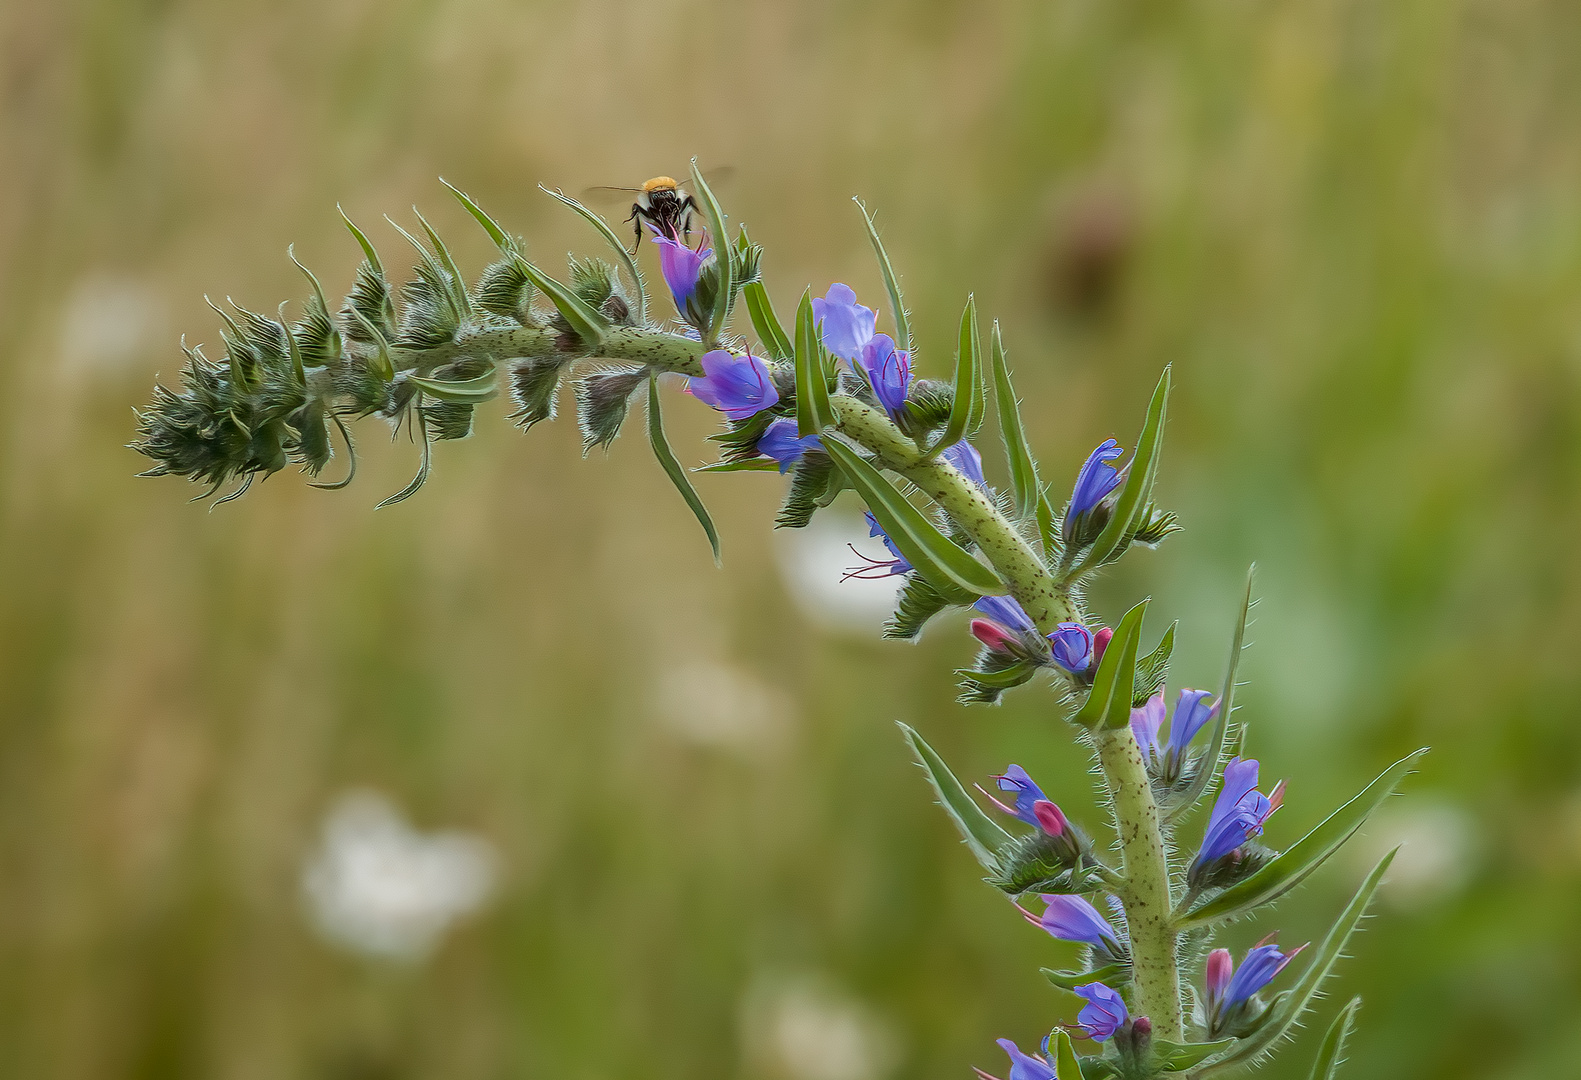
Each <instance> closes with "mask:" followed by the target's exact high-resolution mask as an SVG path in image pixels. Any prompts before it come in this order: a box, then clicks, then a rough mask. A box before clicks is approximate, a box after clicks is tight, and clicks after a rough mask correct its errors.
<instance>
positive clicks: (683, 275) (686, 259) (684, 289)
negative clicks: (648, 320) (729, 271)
mask: <svg viewBox="0 0 1581 1080" xmlns="http://www.w3.org/2000/svg"><path fill="white" fill-rule="evenodd" d="M653 242H654V243H655V244H657V245H658V247H659V271H660V272H661V273H662V274H663V275H664V283H665V284H666V285H668V286H669V287H670V295H671V296H672V297H674V298H675V310H676V311H678V312H680V313H681V317H682V318H684V319H686V320H687V322H692V316H691V315H690V314H688V311H687V305H688V304H690V303H691V301H692V297H693V296H694V295H696V293H697V280H698V278H700V277H701V276H702V273H703V263H704V261H706V260H707V258H708V256H710V255H712V254H713V253H714V252H713V249H712V248H707V249H704V250H701V251H693V250H692V249H691V248H689V247H687V246H686V245H685V244H682V243H680V242H678V241H676V240H674V239H672V238H670V237H668V236H660V235H658V234H654V237H653ZM694 325H695V324H694Z"/></svg>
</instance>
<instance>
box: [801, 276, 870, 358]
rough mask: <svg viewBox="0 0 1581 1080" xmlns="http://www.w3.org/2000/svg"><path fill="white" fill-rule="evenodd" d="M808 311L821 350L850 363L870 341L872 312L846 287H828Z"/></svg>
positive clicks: (836, 285) (837, 285)
mask: <svg viewBox="0 0 1581 1080" xmlns="http://www.w3.org/2000/svg"><path fill="white" fill-rule="evenodd" d="M812 312H813V318H814V320H815V321H816V323H817V325H818V336H819V339H820V340H821V341H822V342H823V346H824V348H826V349H828V350H829V351H830V352H832V353H834V354H835V355H836V356H838V357H841V358H842V359H845V360H850V361H852V362H853V363H854V362H855V361H856V358H857V357H858V356H861V355H862V348H863V346H865V345H866V344H867V343H868V342H869V341H871V340H872V338H873V329H874V327H876V326H877V325H878V316H877V315H876V314H875V313H874V312H873V309H872V308H868V307H863V306H862V305H861V304H858V303H857V302H856V293H855V292H853V291H852V290H851V287H850V286H849V285H841V284H838V283H837V284H834V285H831V286H829V292H828V293H827V294H826V295H825V296H824V297H823V298H822V299H818V298H814V299H813V302H812Z"/></svg>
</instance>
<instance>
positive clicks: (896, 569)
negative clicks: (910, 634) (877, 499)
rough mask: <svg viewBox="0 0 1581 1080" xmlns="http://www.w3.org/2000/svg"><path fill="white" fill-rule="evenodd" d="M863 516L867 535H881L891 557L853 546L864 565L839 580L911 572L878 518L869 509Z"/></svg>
mask: <svg viewBox="0 0 1581 1080" xmlns="http://www.w3.org/2000/svg"><path fill="white" fill-rule="evenodd" d="M808 438H814V436H811V435H809V436H808ZM865 516H866V517H867V526H868V528H867V535H869V536H881V537H883V538H884V547H885V548H887V549H888V551H889V553H890V555H891V556H893V557H892V558H889V559H872V558H869V557H868V556H866V555H863V554H862V553H861V552H860V551H857V550H856V548H855V547H854V546H853V547H852V548H851V550H852V551H855V552H856V557H857V558H859V559H861V560H863V563H864V565H862V566H858V567H854V568H853V569H850V570H847V571H846V572H845V577H843V578H841V579H840V580H842V581H848V580H850V579H851V578H860V579H861V580H863V581H872V580H875V579H877V578H886V577H891V576H893V575H895V574H909V573H911V571H912V570H913V569H914V567H913V566H912V565H911V563H909V562H908V561H906V557H905V556H904V555H902V554H901V553H900V549H899V548H898V547H896V546H895V542H894V541H893V540H891V539H890V538H889V534H888V533H887V532H885V531H884V527H883V526H882V525H880V524H879V523H878V519H877V518H876V517H874V516H873V514H872V512H871V511H869V512H868V513H867V514H866V515H865Z"/></svg>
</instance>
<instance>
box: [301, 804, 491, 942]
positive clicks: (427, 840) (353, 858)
mask: <svg viewBox="0 0 1581 1080" xmlns="http://www.w3.org/2000/svg"><path fill="white" fill-rule="evenodd" d="M496 862H497V859H496V856H495V852H494V848H493V847H492V846H491V845H490V844H489V843H488V841H486V840H484V839H482V838H481V837H478V836H474V835H472V834H470V833H464V832H455V831H450V832H436V833H421V832H418V831H416V830H415V829H413V828H412V827H411V826H410V825H408V824H407V823H406V821H405V819H404V818H403V817H402V816H401V813H400V811H399V810H397V809H396V808H395V806H394V805H393V804H391V802H390V801H389V800H388V799H386V798H385V797H384V796H383V795H380V794H378V793H377V792H372V791H354V792H350V793H348V794H346V795H343V796H342V797H341V798H340V799H339V800H338V801H337V802H336V803H335V806H334V808H333V809H332V810H331V811H330V813H329V815H328V817H327V818H326V819H325V822H324V833H323V840H322V843H321V844H320V845H319V847H318V849H317V850H316V851H314V852H312V853H310V854H309V856H308V859H307V861H306V863H305V865H304V866H303V870H302V889H303V894H304V896H305V898H306V901H307V905H308V909H309V913H310V914H311V915H312V917H313V921H314V922H315V924H316V925H317V926H318V929H319V931H320V932H321V933H322V934H323V935H324V937H325V938H326V939H328V940H329V941H332V942H334V943H335V944H337V945H341V946H344V947H346V948H348V949H351V950H353V951H355V952H360V953H365V954H368V955H372V956H382V957H391V958H395V959H404V960H417V959H421V958H422V957H424V956H426V955H427V954H428V953H429V952H430V951H431V950H432V949H433V947H434V946H435V945H436V944H437V943H438V941H439V939H440V937H441V936H443V934H444V932H445V931H446V930H447V929H448V928H449V926H450V924H451V923H452V922H454V921H455V920H456V919H457V918H459V917H461V916H463V915H466V914H468V913H470V912H472V911H475V910H477V909H478V908H479V907H480V906H481V905H482V904H483V902H484V901H485V900H486V899H488V896H489V894H490V893H491V892H492V891H493V888H494V878H495V865H496Z"/></svg>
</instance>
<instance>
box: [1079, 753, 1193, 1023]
mask: <svg viewBox="0 0 1581 1080" xmlns="http://www.w3.org/2000/svg"><path fill="white" fill-rule="evenodd" d="M1093 742H1094V743H1095V744H1096V745H1097V748H1098V762H1099V764H1100V765H1101V766H1102V767H1103V775H1104V779H1105V780H1106V781H1107V782H1108V785H1109V797H1110V799H1111V800H1112V802H1113V804H1114V817H1115V827H1116V828H1117V829H1118V830H1119V834H1120V855H1121V858H1122V859H1123V860H1124V865H1123V866H1122V873H1123V875H1124V877H1125V885H1124V887H1123V889H1122V891H1121V893H1120V900H1121V902H1122V903H1123V904H1124V905H1125V920H1126V925H1127V926H1128V928H1129V929H1130V934H1131V977H1132V980H1133V982H1134V985H1135V987H1136V1001H1135V1003H1134V1006H1135V1007H1134V1008H1133V1010H1132V1011H1133V1012H1134V1013H1135V1014H1136V1015H1138V1016H1146V1017H1147V1018H1148V1019H1149V1020H1151V1021H1152V1022H1153V1033H1154V1035H1156V1036H1157V1037H1158V1038H1160V1039H1168V1040H1170V1041H1171V1042H1180V1041H1182V1039H1183V1028H1182V1024H1181V1010H1180V968H1179V964H1178V961H1177V956H1176V951H1175V925H1174V919H1173V913H1172V904H1171V902H1170V896H1169V861H1168V858H1167V856H1166V855H1165V852H1164V836H1163V830H1162V829H1161V828H1160V825H1159V817H1158V804H1157V803H1155V802H1154V801H1153V788H1152V785H1151V783H1150V782H1149V781H1148V778H1147V766H1146V764H1145V763H1144V762H1143V760H1142V749H1141V747H1140V746H1138V745H1137V742H1136V736H1135V735H1133V734H1132V733H1131V728H1130V725H1128V724H1127V725H1123V726H1121V727H1119V728H1114V729H1111V730H1106V731H1096V732H1094V733H1093Z"/></svg>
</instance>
